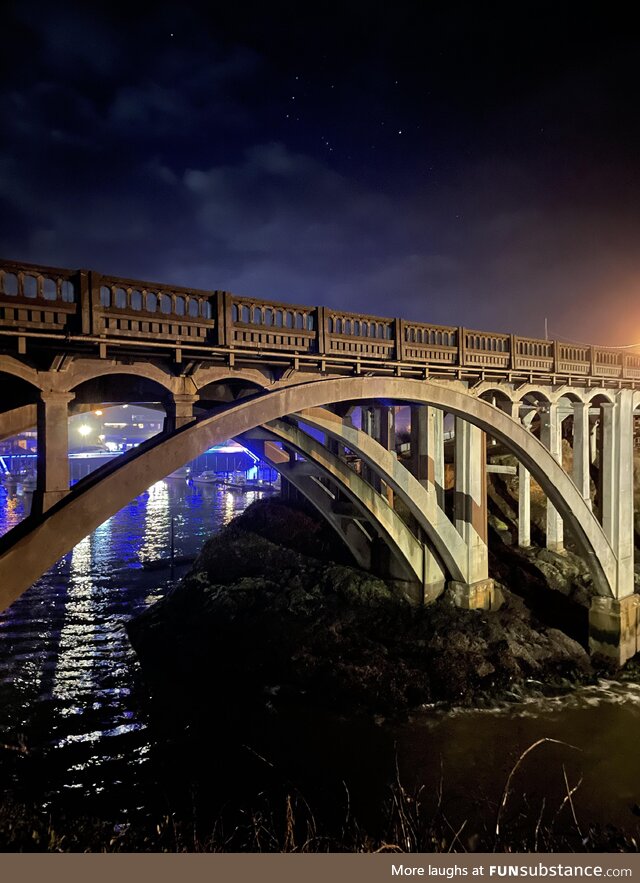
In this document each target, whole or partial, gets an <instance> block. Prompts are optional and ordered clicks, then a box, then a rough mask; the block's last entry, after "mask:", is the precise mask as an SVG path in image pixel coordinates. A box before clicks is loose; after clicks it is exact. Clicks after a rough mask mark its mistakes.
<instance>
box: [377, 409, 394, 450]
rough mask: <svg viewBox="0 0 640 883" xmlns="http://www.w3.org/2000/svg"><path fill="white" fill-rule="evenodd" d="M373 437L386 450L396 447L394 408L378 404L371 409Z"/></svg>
mask: <svg viewBox="0 0 640 883" xmlns="http://www.w3.org/2000/svg"><path fill="white" fill-rule="evenodd" d="M373 437H374V438H375V439H376V441H378V442H380V444H381V445H382V447H383V448H384V449H385V450H386V451H395V449H396V409H395V408H394V407H392V406H391V405H378V406H376V407H375V408H374V411H373Z"/></svg>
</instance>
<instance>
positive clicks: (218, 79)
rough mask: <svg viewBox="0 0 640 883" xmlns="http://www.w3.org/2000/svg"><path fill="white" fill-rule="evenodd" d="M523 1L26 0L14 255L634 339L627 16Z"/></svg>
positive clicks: (518, 327) (376, 309)
mask: <svg viewBox="0 0 640 883" xmlns="http://www.w3.org/2000/svg"><path fill="white" fill-rule="evenodd" d="M425 6H426V4H425ZM523 10H524V13H525V17H526V14H527V13H529V15H530V23H529V26H528V27H527V28H522V27H520V26H518V24H517V22H516V21H515V18H514V17H513V15H512V13H511V12H509V10H508V7H506V6H505V7H504V8H502V9H501V10H498V8H497V7H496V10H493V11H490V12H487V11H486V10H485V11H481V10H480V9H479V8H477V7H476V6H475V5H474V6H465V5H462V6H459V7H458V8H453V7H451V8H450V9H449V8H448V9H447V10H444V9H443V10H439V11H433V10H425V9H423V6H422V5H418V4H412V3H407V4H402V5H401V6H400V8H398V9H396V8H395V6H394V7H393V9H392V7H391V5H387V4H380V5H375V4H360V3H356V2H354V3H351V4H347V6H346V7H345V8H343V11H342V12H341V14H340V16H338V15H337V13H336V12H335V11H332V10H331V8H329V7H327V8H326V9H324V10H323V14H320V12H321V11H318V12H317V13H316V12H314V11H309V12H301V10H300V8H299V6H294V5H292V4H280V5H278V4H276V5H275V6H270V7H269V9H268V10H267V9H266V8H265V7H264V6H258V5H257V4H256V5H254V4H239V5H234V6H233V8H231V7H227V6H225V7H224V8H221V7H220V8H218V6H217V5H208V6H202V7H198V6H197V5H195V6H194V5H189V6H188V7H184V8H181V7H176V6H174V5H172V4H169V3H161V4H159V5H158V6H157V7H156V9H155V11H154V12H153V13H152V14H150V15H148V16H147V17H146V18H143V17H141V16H138V15H137V14H136V7H135V4H134V5H133V6H132V8H131V9H130V10H129V11H128V12H122V11H120V8H118V10H115V9H114V7H113V4H106V3H95V4H80V3H70V2H66V3H65V2H63V3H60V4H53V5H52V4H40V3H35V2H29V0H27V2H22V3H19V4H18V3H15V4H14V5H13V6H10V7H9V11H8V13H7V15H6V21H5V24H6V27H5V33H6V36H5V39H4V41H3V43H4V46H5V48H6V51H5V53H4V56H3V59H2V60H1V61H0V64H1V65H2V81H1V84H0V118H1V119H2V120H3V127H2V131H1V132H0V139H1V141H2V148H3V149H2V153H1V154H0V210H1V211H0V249H1V251H2V253H4V254H5V255H6V256H7V257H15V258H22V259H25V260H33V261H36V262H43V263H52V264H60V265H63V266H94V267H96V268H97V269H103V270H105V271H107V272H114V273H120V274H122V275H129V276H135V275H139V276H141V277H144V278H158V279H166V280H172V281H175V282H182V283H185V284H194V285H198V286H201V287H205V288H229V289H231V290H235V291H238V292H239V293H250V294H258V295H263V296H265V297H273V298H279V299H283V300H290V301H301V302H305V301H306V302H309V301H314V302H322V303H328V304H342V305H344V306H346V307H348V308H352V309H354V310H362V311H369V312H373V313H377V314H387V315H388V314H392V315H398V314H402V315H406V316H407V317H410V318H414V319H422V320H427V321H436V322H441V323H448V324H464V325H467V326H475V327H495V328H502V329H504V330H513V331H518V332H523V333H530V334H540V333H541V332H542V329H543V323H544V317H545V316H548V317H549V323H550V326H551V327H552V330H555V331H556V333H558V334H561V335H564V336H575V337H576V338H578V339H587V340H589V339H593V338H594V337H598V338H599V339H604V340H607V341H611V342H626V341H627V340H628V338H629V335H632V336H634V337H638V338H639V339H640V306H639V305H638V297H637V294H636V292H637V285H638V282H639V281H640V258H639V257H638V248H637V243H638V237H639V234H640V214H639V212H638V204H639V200H638V197H639V196H640V193H639V192H638V191H639V189H640V188H639V174H638V172H639V168H638V152H637V148H638V134H639V131H640V130H639V128H638V119H637V115H636V113H635V92H636V87H637V73H636V70H635V67H636V65H635V62H634V59H635V57H637V56H636V49H637V47H636V46H635V38H634V37H633V32H631V31H630V30H629V29H628V28H627V27H626V25H625V22H622V21H617V22H616V21H613V20H611V19H608V18H606V17H604V16H603V17H602V19H598V18H594V17H593V16H592V17H591V18H590V17H589V15H588V14H586V13H584V14H582V15H581V19H580V21H575V20H573V18H572V17H571V16H570V15H569V14H568V12H567V11H566V10H560V11H558V10H557V9H555V8H554V10H552V8H551V7H548V8H547V7H545V6H544V4H543V5H542V6H540V5H539V4H538V5H536V6H535V7H534V6H531V7H530V9H529V8H528V7H526V6H525V7H523V8H522V9H520V8H519V10H518V12H519V14H521V13H522V12H523ZM552 11H553V15H552V14H551V13H552ZM498 12H502V13H503V14H501V15H500V14H498ZM338 25H339V26H338Z"/></svg>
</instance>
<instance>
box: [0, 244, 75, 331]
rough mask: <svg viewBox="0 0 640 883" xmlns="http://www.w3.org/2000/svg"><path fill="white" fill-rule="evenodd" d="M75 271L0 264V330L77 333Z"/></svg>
mask: <svg viewBox="0 0 640 883" xmlns="http://www.w3.org/2000/svg"><path fill="white" fill-rule="evenodd" d="M79 276H80V274H79V273H78V271H77V270H61V269H59V268H56V267H40V266H32V265H23V264H18V263H13V262H10V261H3V262H2V263H0V327H3V326H4V327H10V328H17V329H18V330H20V329H24V330H29V329H36V330H38V331H49V332H51V331H53V332H65V331H67V330H68V329H69V328H73V329H74V330H78V331H79V330H80V328H79V325H78V321H77V319H78V315H79V307H78V303H79V291H80V285H79Z"/></svg>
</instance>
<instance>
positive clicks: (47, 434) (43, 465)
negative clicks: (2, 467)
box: [31, 391, 75, 514]
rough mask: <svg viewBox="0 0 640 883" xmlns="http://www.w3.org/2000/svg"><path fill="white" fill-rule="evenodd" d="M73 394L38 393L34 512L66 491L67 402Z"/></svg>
mask: <svg viewBox="0 0 640 883" xmlns="http://www.w3.org/2000/svg"><path fill="white" fill-rule="evenodd" d="M73 398H75V396H74V394H73V393H67V392H53V391H47V392H41V393H40V401H39V402H38V404H37V427H38V477H37V484H36V490H35V492H34V494H33V504H32V507H31V510H32V512H33V513H36V514H42V513H43V512H46V511H47V510H48V509H50V508H51V506H53V505H54V503H57V502H58V501H59V500H61V499H62V498H63V497H64V496H66V495H67V494H68V493H69V402H70V401H71V400H72V399H73Z"/></svg>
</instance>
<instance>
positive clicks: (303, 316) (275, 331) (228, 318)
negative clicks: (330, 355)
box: [220, 294, 318, 353]
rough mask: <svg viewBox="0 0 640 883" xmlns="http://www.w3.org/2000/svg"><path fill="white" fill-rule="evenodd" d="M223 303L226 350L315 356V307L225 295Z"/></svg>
mask: <svg viewBox="0 0 640 883" xmlns="http://www.w3.org/2000/svg"><path fill="white" fill-rule="evenodd" d="M225 300H226V303H225V308H224V313H225V338H226V343H227V345H228V346H233V347H243V348H247V349H258V350H262V349H281V350H286V351H288V352H298V353H313V352H318V346H317V338H318V332H317V330H318V309H317V308H316V307H307V306H296V305H295V304H285V303H277V302H275V301H265V300H257V299H255V298H250V297H237V296H236V295H231V294H228V295H226V299H225ZM220 342H221V343H222V341H220Z"/></svg>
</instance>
